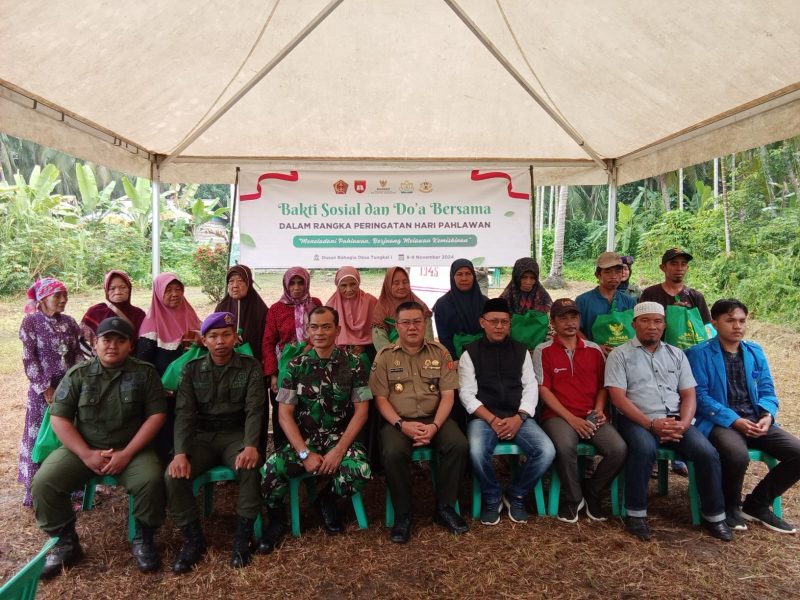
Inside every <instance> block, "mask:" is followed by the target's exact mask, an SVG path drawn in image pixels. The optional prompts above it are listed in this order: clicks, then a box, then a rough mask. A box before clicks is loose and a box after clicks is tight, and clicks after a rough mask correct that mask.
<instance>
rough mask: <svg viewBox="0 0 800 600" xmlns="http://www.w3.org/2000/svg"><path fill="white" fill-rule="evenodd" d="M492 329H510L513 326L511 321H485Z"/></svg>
mask: <svg viewBox="0 0 800 600" xmlns="http://www.w3.org/2000/svg"><path fill="white" fill-rule="evenodd" d="M484 321H486V322H487V323H488V324H489V325H491V326H492V327H508V326H509V325H511V320H510V319H484Z"/></svg>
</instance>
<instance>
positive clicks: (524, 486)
mask: <svg viewBox="0 0 800 600" xmlns="http://www.w3.org/2000/svg"><path fill="white" fill-rule="evenodd" d="M467 439H468V440H469V457H470V460H471V461H472V471H473V473H475V476H476V477H477V478H478V483H479V484H480V486H481V495H482V497H483V501H484V502H486V503H487V504H489V503H498V502H500V500H501V498H502V495H503V491H502V490H501V489H500V484H499V483H497V478H496V477H495V475H494V465H493V464H492V453H493V452H494V448H495V446H497V443H498V442H499V441H500V440H499V439H498V438H497V434H496V433H495V432H494V430H493V429H492V428H491V427H489V424H488V423H487V422H486V421H484V420H483V419H472V420H471V421H470V422H469V423H468V424H467ZM509 441H510V442H511V443H513V444H516V445H517V446H519V448H520V450H522V452H524V453H525V456H526V457H527V460H526V461H525V463H524V465H523V466H522V468H521V469H520V470H519V471H518V472H517V474H516V475H515V476H514V478H513V480H512V481H511V485H509V486H508V494H509V495H510V496H512V497H515V498H524V497H525V496H527V495H528V494H530V493H531V491H532V490H533V486H534V485H536V482H537V481H538V480H539V479H540V478H541V477H542V475H544V474H545V473H546V472H547V469H549V468H550V465H551V464H552V463H553V459H554V458H555V457H556V449H555V447H554V446H553V442H551V441H550V438H549V437H547V434H546V433H545V432H544V431H543V430H542V428H541V427H539V426H538V425H537V424H536V422H535V421H534V420H533V419H527V420H526V421H525V422H524V423H523V424H522V426H521V427H520V428H519V431H517V435H516V436H514V439H513V440H509Z"/></svg>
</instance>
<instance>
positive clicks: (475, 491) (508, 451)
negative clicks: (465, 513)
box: [472, 442, 547, 519]
mask: <svg viewBox="0 0 800 600" xmlns="http://www.w3.org/2000/svg"><path fill="white" fill-rule="evenodd" d="M492 455H493V456H514V457H518V456H524V455H525V453H524V452H523V451H522V449H521V448H520V447H519V446H517V445H516V444H512V443H511V442H498V444H497V445H496V446H495V447H494V452H492ZM511 469H512V471H514V472H516V470H517V461H516V460H513V462H512V464H511ZM533 493H534V497H535V498H536V513H537V514H538V515H539V516H540V517H543V516H545V515H546V514H547V513H546V511H545V504H544V488H543V487H542V480H541V479H540V480H539V481H537V482H536V485H535V486H534V488H533ZM481 504H482V497H481V486H480V484H479V483H478V477H477V476H476V475H474V474H473V475H472V518H473V519H479V518H480V516H481Z"/></svg>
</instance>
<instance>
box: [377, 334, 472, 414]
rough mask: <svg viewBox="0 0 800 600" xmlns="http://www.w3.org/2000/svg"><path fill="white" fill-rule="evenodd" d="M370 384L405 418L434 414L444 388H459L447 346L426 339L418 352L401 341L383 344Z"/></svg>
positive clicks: (456, 374)
mask: <svg viewBox="0 0 800 600" xmlns="http://www.w3.org/2000/svg"><path fill="white" fill-rule="evenodd" d="M369 387H370V389H371V390H372V393H373V394H374V395H375V396H383V397H385V398H388V399H389V403H390V404H391V405H392V407H393V408H394V409H395V411H397V414H398V415H400V417H402V418H404V419H415V418H424V417H432V416H434V415H435V414H436V409H437V408H439V399H440V397H441V396H440V392H441V391H446V390H457V389H458V373H457V372H456V367H455V364H454V363H453V359H452V358H451V357H450V353H449V352H448V351H447V348H445V347H444V346H442V345H441V344H440V343H439V342H429V341H427V340H426V341H425V343H424V344H423V346H422V348H420V350H419V352H417V353H416V354H408V353H407V352H406V351H405V350H403V348H402V347H401V346H400V344H399V343H397V344H392V345H389V346H386V347H385V348H383V349H382V350H381V351H380V352H379V353H378V355H377V356H376V357H375V362H374V363H372V372H371V373H370V376H369Z"/></svg>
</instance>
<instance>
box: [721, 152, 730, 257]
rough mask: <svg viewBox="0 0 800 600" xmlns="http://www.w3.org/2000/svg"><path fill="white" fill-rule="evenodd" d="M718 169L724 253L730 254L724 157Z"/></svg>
mask: <svg viewBox="0 0 800 600" xmlns="http://www.w3.org/2000/svg"><path fill="white" fill-rule="evenodd" d="M720 169H721V175H722V215H723V217H724V221H725V255H726V256H730V254H731V225H730V220H729V218H728V185H727V183H726V181H725V180H726V179H727V177H726V172H725V171H726V169H725V157H723V158H722V160H721V161H720Z"/></svg>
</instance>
